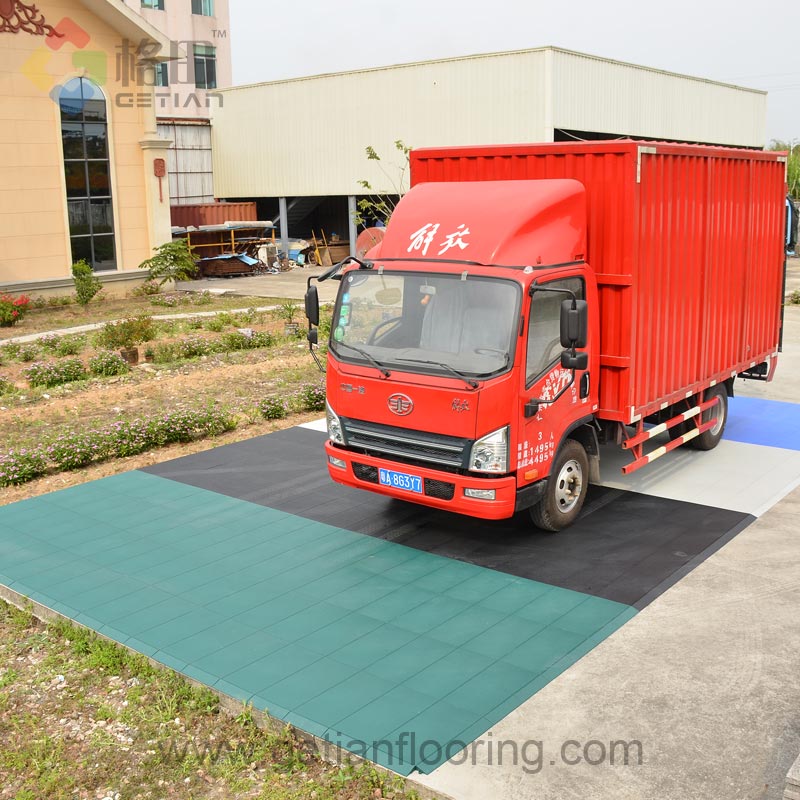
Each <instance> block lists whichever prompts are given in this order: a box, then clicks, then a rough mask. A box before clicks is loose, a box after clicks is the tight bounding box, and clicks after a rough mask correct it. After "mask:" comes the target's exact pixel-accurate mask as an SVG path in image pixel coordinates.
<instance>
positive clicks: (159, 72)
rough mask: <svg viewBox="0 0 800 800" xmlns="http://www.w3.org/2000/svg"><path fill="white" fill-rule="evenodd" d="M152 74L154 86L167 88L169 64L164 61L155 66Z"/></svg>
mask: <svg viewBox="0 0 800 800" xmlns="http://www.w3.org/2000/svg"><path fill="white" fill-rule="evenodd" d="M154 72H155V85H156V86H169V64H168V63H167V62H166V61H162V62H161V63H160V64H156V65H155V67H154Z"/></svg>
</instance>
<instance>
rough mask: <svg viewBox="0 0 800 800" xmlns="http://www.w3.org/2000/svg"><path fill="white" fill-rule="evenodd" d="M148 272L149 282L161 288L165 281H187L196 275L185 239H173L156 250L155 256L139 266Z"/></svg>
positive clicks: (194, 265)
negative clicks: (155, 283)
mask: <svg viewBox="0 0 800 800" xmlns="http://www.w3.org/2000/svg"><path fill="white" fill-rule="evenodd" d="M139 269H146V270H147V271H148V272H149V280H151V281H154V282H157V283H158V285H159V286H163V285H164V284H165V283H167V281H188V280H191V279H192V278H194V277H195V275H197V264H195V263H194V259H193V258H192V254H191V253H190V252H189V245H188V243H187V242H186V240H185V239H175V240H174V241H172V242H167V243H166V244H162V245H161V246H160V247H157V248H156V254H155V255H154V256H152V257H151V258H148V259H147V261H143V262H142V263H141V264H140V265H139Z"/></svg>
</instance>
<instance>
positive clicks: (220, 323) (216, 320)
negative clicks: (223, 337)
mask: <svg viewBox="0 0 800 800" xmlns="http://www.w3.org/2000/svg"><path fill="white" fill-rule="evenodd" d="M203 327H204V328H205V329H206V330H207V331H211V332H212V333H222V331H224V330H225V328H226V327H227V323H226V322H225V320H224V319H222V318H221V317H219V316H216V317H209V318H208V319H207V320H206V321H205V324H204V325H203Z"/></svg>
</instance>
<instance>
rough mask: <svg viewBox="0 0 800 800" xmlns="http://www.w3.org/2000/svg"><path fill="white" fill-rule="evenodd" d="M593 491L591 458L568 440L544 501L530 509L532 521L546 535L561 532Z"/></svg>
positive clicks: (555, 463)
mask: <svg viewBox="0 0 800 800" xmlns="http://www.w3.org/2000/svg"><path fill="white" fill-rule="evenodd" d="M588 488H589V458H588V456H587V455H586V450H584V449H583V445H581V444H580V443H579V442H576V441H575V440H574V439H567V440H566V441H565V442H564V445H563V447H562V448H561V449H560V450H559V452H558V456H557V457H556V460H555V462H554V463H553V467H552V469H551V471H550V477H549V478H548V479H547V489H545V493H544V496H543V497H542V499H541V500H540V501H539V503H537V504H536V505H535V506H533V507H532V508H531V509H530V517H531V521H532V522H533V524H534V525H535V526H536V527H537V528H541V530H543V531H551V532H555V531H561V530H563V529H564V528H566V527H568V526H569V525H571V524H572V523H573V522H574V521H575V519H576V517H577V516H578V514H580V513H581V508H583V501H584V500H585V499H586V492H587V491H588Z"/></svg>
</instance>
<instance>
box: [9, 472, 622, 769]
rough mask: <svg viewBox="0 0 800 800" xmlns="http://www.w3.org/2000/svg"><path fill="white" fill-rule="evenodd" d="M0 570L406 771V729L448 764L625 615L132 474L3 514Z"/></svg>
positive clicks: (231, 689) (429, 762)
mask: <svg viewBox="0 0 800 800" xmlns="http://www.w3.org/2000/svg"><path fill="white" fill-rule="evenodd" d="M0 568H2V572H3V575H0V581H2V582H3V584H4V585H7V586H9V587H10V588H12V589H15V590H17V591H19V592H21V593H22V594H25V595H26V596H28V597H31V598H32V599H34V600H37V601H38V602H42V603H43V604H44V605H46V606H48V607H50V608H52V609H53V610H55V611H58V612H59V613H62V614H65V615H66V616H69V617H70V618H72V619H75V620H77V621H79V622H82V623H83V624H86V625H88V626H90V627H93V628H95V629H96V630H99V631H100V632H101V633H102V634H103V635H105V636H108V637H110V638H112V639H114V640H116V641H119V642H123V643H124V644H126V646H128V647H131V648H133V649H134V650H137V651H139V652H141V653H144V654H145V655H147V656H151V657H153V658H155V659H156V660H158V661H159V662H161V663H163V664H166V665H167V666H170V667H171V668H173V669H176V670H178V671H179V672H182V673H184V674H186V675H188V676H190V677H192V678H194V679H196V680H200V681H202V682H203V683H206V684H207V685H210V686H214V688H216V689H217V690H219V691H221V692H224V693H225V694H228V695H230V696H232V697H235V698H238V699H240V700H242V701H244V702H247V701H249V700H252V702H253V703H254V705H255V706H256V707H258V708H264V707H269V708H270V710H271V712H272V713H273V714H275V715H276V716H277V717H278V718H280V719H282V720H285V721H286V722H289V723H291V724H293V725H297V726H299V727H300V728H303V729H304V730H307V731H309V732H311V733H314V734H316V735H317V736H327V738H328V739H329V740H330V741H331V743H332V745H334V746H346V745H343V744H342V742H343V741H344V742H352V745H353V746H352V747H351V748H350V749H353V750H355V752H357V753H358V752H359V750H364V751H368V752H367V755H368V756H369V755H370V754H371V756H370V757H374V758H376V759H377V760H378V761H379V762H380V763H383V764H384V765H386V766H389V767H391V768H392V769H395V770H397V771H398V772H401V773H402V774H408V773H409V772H410V771H411V770H412V769H413V768H414V767H415V766H417V767H419V768H420V769H422V770H423V771H429V770H430V769H432V768H433V767H434V766H436V765H437V764H436V763H434V762H435V761H436V753H435V752H432V753H428V752H423V753H419V752H413V753H412V752H411V748H410V742H411V739H412V738H413V739H415V740H416V741H417V742H418V743H423V742H425V741H430V742H431V744H430V745H429V749H433V750H435V747H436V745H437V744H438V745H440V746H441V749H442V754H441V756H440V758H441V760H444V759H445V758H446V757H447V755H450V754H453V748H457V747H458V746H459V743H458V741H457V740H458V738H459V737H461V738H465V737H466V738H469V737H473V736H477V735H479V734H480V733H482V732H483V731H485V730H487V728H489V727H491V725H492V724H494V723H496V722H497V721H498V720H499V719H501V718H502V716H504V715H505V714H507V713H509V711H511V710H512V709H513V708H515V707H516V706H518V705H519V704H520V703H522V702H524V701H525V700H526V699H527V698H528V697H530V696H531V695H532V694H534V693H535V692H536V691H538V690H539V689H541V688H542V687H543V686H544V685H546V684H547V682H549V681H551V680H553V679H554V678H555V677H557V676H558V675H559V674H560V672H561V671H563V670H564V669H566V668H567V667H568V666H569V665H570V664H571V663H574V661H576V660H577V659H578V658H580V657H582V656H583V655H584V654H585V653H586V652H588V651H589V650H590V649H592V647H594V646H595V645H596V644H598V643H599V642H601V641H602V640H603V639H604V638H605V637H607V636H608V635H610V634H611V633H613V631H614V630H616V629H617V628H618V627H619V626H620V625H622V624H624V622H625V621H626V620H627V619H629V618H630V617H631V616H633V614H635V610H634V609H631V608H628V607H627V606H623V605H620V604H616V603H611V602H609V601H605V600H600V599H598V598H593V597H589V596H587V595H583V594H580V593H578V592H573V591H569V590H565V589H560V588H558V587H551V586H547V585H545V584H541V583H537V582H535V581H527V580H524V579H520V578H515V577H512V576H510V575H506V574H502V573H498V572H494V571H492V570H488V569H484V568H480V567H476V566H474V565H472V564H468V563H464V562H460V561H453V560H450V559H447V558H444V557H441V556H437V555H433V554H431V553H425V552H420V551H418V550H414V549H412V548H408V547H404V546H402V545H398V544H395V543H392V542H387V541H383V540H380V539H377V538H373V537H369V536H363V535H361V534H356V533H352V532H350V531H345V530H341V529H338V528H335V527H332V526H330V525H324V524H321V523H317V522H314V521H311V520H308V519H305V518H302V517H298V516H294V515H292V514H288V513H286V512H282V511H276V510H273V509H270V508H266V507H264V506H260V505H254V504H251V503H248V502H245V501H242V500H237V499H235V498H232V497H226V496H223V495H219V494H215V493H214V492H210V491H207V490H203V489H197V488H195V487H191V486H188V485H184V484H181V483H178V482H175V481H170V480H166V479H163V478H158V477H156V476H153V475H149V474H145V473H138V472H133V473H127V474H123V475H117V476H113V477H111V478H107V479H104V480H101V481H96V482H94V483H89V484H83V485H80V486H76V487H72V488H70V489H68V490H64V491H62V492H56V493H53V494H50V495H45V496H44V497H41V498H34V499H32V500H28V501H24V502H22V503H19V504H14V505H11V506H5V507H0ZM401 736H403V739H404V747H405V754H404V755H403V757H402V758H400V757H399V753H398V746H399V739H400V737H401ZM392 737H395V738H396V739H398V741H396V742H393V741H390V739H391V738H392ZM433 740H436V743H434V742H433ZM337 742H338V744H337ZM448 748H450V749H449V750H448ZM438 763H441V761H439V762H438Z"/></svg>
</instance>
